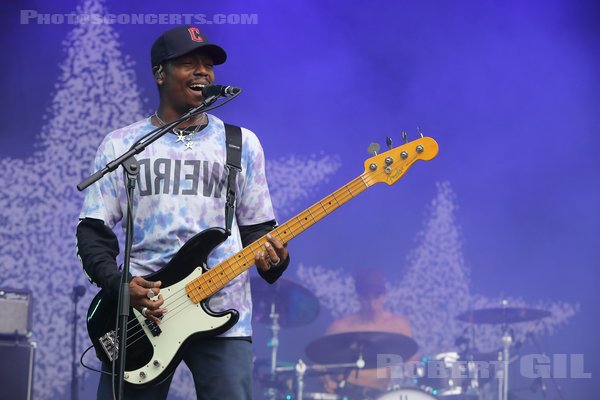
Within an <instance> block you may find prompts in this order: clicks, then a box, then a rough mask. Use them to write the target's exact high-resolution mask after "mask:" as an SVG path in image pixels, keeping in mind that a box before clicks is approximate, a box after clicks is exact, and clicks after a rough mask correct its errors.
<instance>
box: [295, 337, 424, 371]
mask: <svg viewBox="0 0 600 400" xmlns="http://www.w3.org/2000/svg"><path fill="white" fill-rule="evenodd" d="M417 349H418V346H417V342H415V341H414V340H413V339H412V338H410V337H408V336H405V335H401V334H399V333H391V332H366V331H365V332H346V333H337V334H334V335H327V336H324V337H322V338H319V339H317V340H315V341H313V342H311V343H309V345H308V346H307V347H306V354H307V355H308V357H309V358H310V359H311V360H313V361H314V362H316V363H319V364H344V363H353V362H355V361H356V360H357V359H358V357H359V356H360V355H362V357H363V359H364V360H365V367H366V368H375V367H377V355H378V354H392V355H398V356H401V357H402V358H403V359H404V360H408V359H409V358H410V357H412V356H413V355H414V354H415V353H416V352H417Z"/></svg>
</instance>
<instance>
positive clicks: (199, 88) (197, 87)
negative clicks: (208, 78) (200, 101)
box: [190, 83, 206, 92]
mask: <svg viewBox="0 0 600 400" xmlns="http://www.w3.org/2000/svg"><path fill="white" fill-rule="evenodd" d="M204 86H206V85H202V84H200V83H194V84H193V85H190V89H192V90H193V91H195V92H202V88H204Z"/></svg>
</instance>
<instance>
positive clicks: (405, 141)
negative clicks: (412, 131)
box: [402, 131, 408, 143]
mask: <svg viewBox="0 0 600 400" xmlns="http://www.w3.org/2000/svg"><path fill="white" fill-rule="evenodd" d="M402 140H404V143H408V137H407V136H406V131H402Z"/></svg>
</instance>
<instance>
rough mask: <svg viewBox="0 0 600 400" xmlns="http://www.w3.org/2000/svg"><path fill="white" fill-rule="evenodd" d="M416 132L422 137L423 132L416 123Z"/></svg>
mask: <svg viewBox="0 0 600 400" xmlns="http://www.w3.org/2000/svg"><path fill="white" fill-rule="evenodd" d="M417 133H418V134H419V135H421V137H423V132H421V128H419V125H417Z"/></svg>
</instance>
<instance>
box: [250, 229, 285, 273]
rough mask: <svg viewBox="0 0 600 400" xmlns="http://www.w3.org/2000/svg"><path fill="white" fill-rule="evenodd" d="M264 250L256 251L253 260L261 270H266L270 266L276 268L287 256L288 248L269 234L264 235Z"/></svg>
mask: <svg viewBox="0 0 600 400" xmlns="http://www.w3.org/2000/svg"><path fill="white" fill-rule="evenodd" d="M265 237H266V238H267V241H266V242H265V246H264V250H261V251H259V252H257V253H256V255H255V256H254V262H255V263H256V266H257V267H258V268H259V269H260V270H261V271H263V272H267V271H268V270H270V269H271V268H277V267H278V266H280V265H281V264H283V261H284V260H285V259H286V258H287V257H288V249H287V248H286V247H285V246H284V245H283V244H282V243H281V242H280V241H279V240H277V239H276V238H274V237H273V236H271V235H266V236H265Z"/></svg>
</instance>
